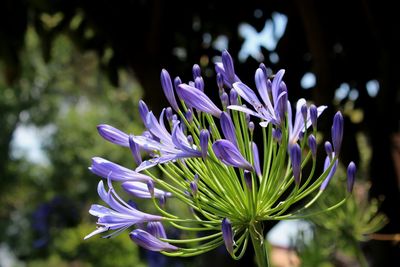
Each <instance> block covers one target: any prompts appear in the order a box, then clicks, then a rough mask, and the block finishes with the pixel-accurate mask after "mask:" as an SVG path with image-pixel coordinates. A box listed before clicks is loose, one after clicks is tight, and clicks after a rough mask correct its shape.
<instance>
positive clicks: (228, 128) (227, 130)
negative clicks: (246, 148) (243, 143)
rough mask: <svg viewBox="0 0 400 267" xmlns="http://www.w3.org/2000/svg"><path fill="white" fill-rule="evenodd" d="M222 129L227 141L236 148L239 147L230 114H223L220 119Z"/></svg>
mask: <svg viewBox="0 0 400 267" xmlns="http://www.w3.org/2000/svg"><path fill="white" fill-rule="evenodd" d="M220 123H221V129H222V132H223V133H224V136H225V138H226V139H227V140H229V141H231V143H232V144H234V145H235V146H236V147H237V146H238V144H237V140H236V133H235V126H234V125H233V122H232V119H231V117H230V116H229V114H228V113H226V112H222V114H221V117H220Z"/></svg>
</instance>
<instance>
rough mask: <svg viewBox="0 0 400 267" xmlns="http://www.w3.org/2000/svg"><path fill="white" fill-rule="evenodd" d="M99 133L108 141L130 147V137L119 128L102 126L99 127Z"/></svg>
mask: <svg viewBox="0 0 400 267" xmlns="http://www.w3.org/2000/svg"><path fill="white" fill-rule="evenodd" d="M97 131H98V132H99V134H100V135H101V137H103V138H104V139H106V140H107V141H109V142H111V143H113V144H116V145H120V146H125V147H129V136H128V135H127V134H126V133H124V132H122V131H120V130H118V129H117V128H114V127H112V126H111V125H107V124H100V125H98V126H97Z"/></svg>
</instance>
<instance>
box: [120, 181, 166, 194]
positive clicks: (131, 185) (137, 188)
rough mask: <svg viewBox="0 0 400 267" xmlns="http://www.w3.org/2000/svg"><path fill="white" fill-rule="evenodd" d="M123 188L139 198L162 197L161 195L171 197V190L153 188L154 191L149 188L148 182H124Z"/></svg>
mask: <svg viewBox="0 0 400 267" xmlns="http://www.w3.org/2000/svg"><path fill="white" fill-rule="evenodd" d="M121 186H122V188H123V189H124V190H125V191H126V192H127V193H129V194H131V195H133V196H135V197H138V198H152V197H153V196H154V197H155V198H161V197H164V196H165V197H171V196H172V194H171V193H170V192H165V191H163V190H160V189H157V188H153V190H152V191H153V192H151V190H149V186H148V184H145V183H142V182H131V181H129V182H124V183H122V184H121ZM152 193H153V194H152Z"/></svg>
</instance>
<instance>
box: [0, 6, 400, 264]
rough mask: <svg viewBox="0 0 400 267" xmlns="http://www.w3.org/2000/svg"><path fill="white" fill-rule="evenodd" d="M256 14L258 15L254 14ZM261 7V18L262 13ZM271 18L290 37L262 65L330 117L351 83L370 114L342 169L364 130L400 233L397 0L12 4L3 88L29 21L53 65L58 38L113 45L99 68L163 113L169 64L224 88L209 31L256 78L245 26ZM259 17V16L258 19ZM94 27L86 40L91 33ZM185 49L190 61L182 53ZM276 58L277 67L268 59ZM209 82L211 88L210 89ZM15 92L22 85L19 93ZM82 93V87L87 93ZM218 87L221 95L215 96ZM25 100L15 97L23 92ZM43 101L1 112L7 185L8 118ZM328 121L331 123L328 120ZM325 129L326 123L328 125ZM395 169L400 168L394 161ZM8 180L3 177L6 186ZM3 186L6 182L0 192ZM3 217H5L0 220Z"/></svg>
mask: <svg viewBox="0 0 400 267" xmlns="http://www.w3.org/2000/svg"><path fill="white" fill-rule="evenodd" d="M255 10H257V11H258V13H257V14H258V15H255ZM259 11H261V13H260V12H259ZM58 12H61V13H62V14H63V19H62V20H61V21H60V22H59V23H58V24H57V25H55V26H54V27H50V28H49V27H46V25H45V24H44V23H43V18H42V17H41V14H43V13H46V14H50V15H52V14H56V13H58ZM77 12H81V13H82V14H84V15H83V20H82V21H81V22H80V24H79V26H78V27H77V28H75V29H74V30H71V28H70V27H69V25H70V23H71V20H72V19H73V17H74V16H75V14H76V13H77ZM273 12H280V13H282V14H284V15H286V16H287V18H288V23H287V27H286V30H285V33H284V35H283V36H282V38H281V39H280V40H279V43H278V45H277V47H276V49H275V51H268V50H266V49H265V48H262V47H261V48H260V49H261V51H262V52H263V54H264V55H266V56H265V60H264V63H265V64H266V65H267V66H269V67H271V68H272V70H273V71H275V72H276V71H277V70H278V69H280V68H284V69H286V75H285V81H286V83H287V85H288V88H289V92H290V93H289V96H290V98H291V99H292V100H293V99H297V98H299V97H305V98H308V99H311V100H313V101H314V102H316V103H317V104H328V105H329V106H333V107H334V108H330V109H328V110H327V113H328V115H324V116H326V118H330V117H332V115H333V114H334V112H335V111H336V110H337V109H342V110H343V109H344V107H345V102H346V101H347V100H348V99H347V98H344V99H342V100H341V101H339V102H334V101H333V99H334V95H335V90H336V88H338V87H339V86H340V85H341V84H342V83H348V84H349V85H350V86H351V88H356V89H357V90H358V93H359V95H358V98H357V99H356V100H355V101H353V105H354V109H361V110H362V111H363V114H364V116H363V119H362V120H359V121H357V122H356V123H354V122H352V121H351V120H350V119H349V118H348V117H346V120H345V121H346V125H345V137H344V145H343V149H342V150H343V152H342V160H343V163H345V164H348V162H349V161H350V160H355V161H356V162H357V161H358V160H359V158H360V155H359V147H358V146H357V142H356V141H355V136H356V134H357V133H358V132H362V133H364V134H365V135H366V136H367V140H368V143H369V145H370V147H371V149H372V158H371V162H370V166H369V172H368V174H367V176H366V177H363V178H362V179H365V180H369V181H371V183H372V186H371V188H370V191H369V194H370V197H374V198H375V197H379V198H382V197H383V199H384V200H383V202H382V205H381V206H380V209H381V211H383V212H384V213H385V214H386V215H387V216H388V217H389V219H390V222H389V224H387V225H386V226H385V227H384V229H382V230H381V232H382V233H390V234H394V233H399V232H400V193H399V184H398V180H397V178H398V177H397V176H396V173H395V162H394V160H393V157H392V152H394V153H399V146H398V144H397V146H396V145H395V144H394V143H393V136H394V135H395V134H398V133H399V126H400V120H399V114H400V112H399V98H400V94H399V87H400V79H399V73H400V19H399V17H400V16H399V12H398V9H397V8H395V4H394V2H393V1H388V3H385V4H384V3H383V2H382V1H367V0H364V1H363V0H354V1H343V0H338V1H312V0H305V1H302V0H297V1H295V0H291V1H244V2H242V1H240V2H239V3H235V1H207V0H206V1H195V2H191V1H146V0H142V1H87V0H82V1H73V0H70V1H67V0H51V1H39V0H37V1H35V0H34V1H13V0H6V1H3V2H2V3H1V4H0V60H1V61H2V62H3V66H4V68H3V72H4V73H3V75H4V77H5V83H6V84H8V85H12V84H14V83H15V82H16V81H17V80H18V79H19V78H20V76H21V68H22V67H21V57H20V51H21V50H22V49H23V47H24V36H25V32H26V30H27V27H28V25H34V27H35V29H36V31H37V33H38V35H39V37H40V39H41V49H42V55H43V58H44V59H45V60H47V61H48V60H51V51H50V50H51V46H52V42H53V41H54V39H55V38H56V37H57V36H58V35H59V34H61V33H62V34H67V35H68V36H69V37H70V38H71V39H72V40H73V43H74V44H75V45H76V46H77V47H78V49H79V50H80V51H95V52H96V54H97V55H98V56H99V57H102V56H103V55H104V53H105V52H106V50H107V49H108V48H111V49H112V50H113V54H112V57H111V58H110V60H108V61H107V62H106V63H101V64H100V67H101V69H102V70H103V71H104V72H106V73H107V77H108V79H109V80H110V81H111V83H112V84H113V85H115V86H118V85H119V84H120V80H119V76H118V69H119V68H125V69H129V70H130V71H131V72H132V73H133V74H134V75H135V77H136V78H137V79H138V81H139V83H140V85H141V86H142V87H143V90H144V95H143V98H144V99H145V101H146V102H147V103H148V105H149V106H150V107H151V108H152V109H153V110H155V111H156V112H157V111H160V110H161V108H162V107H164V106H165V105H166V101H165V99H164V97H161V94H160V92H161V91H160V83H159V74H160V70H161V68H167V69H168V71H169V72H170V74H171V75H172V76H177V75H180V76H181V78H183V80H188V79H190V77H191V71H190V70H191V66H192V65H193V64H194V63H199V62H201V63H202V64H201V66H202V68H203V71H204V72H205V73H207V75H206V92H207V93H209V94H211V95H213V92H214V93H215V94H216V92H217V90H214V88H216V86H215V76H214V73H213V62H212V59H213V57H215V56H216V55H220V51H217V50H216V49H215V48H213V46H212V45H209V44H208V45H207V44H206V43H205V42H204V33H208V34H209V35H210V36H211V40H215V39H216V38H217V37H218V36H220V35H224V36H226V37H227V39H228V40H229V45H228V50H229V52H230V53H231V55H232V56H233V57H234V59H235V62H236V72H237V73H239V74H240V77H241V79H242V80H244V81H246V82H249V84H251V81H252V79H253V77H254V71H255V69H256V68H257V66H258V64H259V62H257V60H255V59H253V58H248V59H247V61H246V62H244V63H240V62H239V60H238V59H237V55H238V53H239V51H240V49H241V46H242V44H243V41H244V40H243V39H242V37H241V36H240V35H239V34H238V27H239V25H240V24H241V23H243V22H246V23H248V24H250V25H252V26H253V27H254V28H255V30H256V31H261V30H262V29H263V27H264V24H265V21H266V20H267V19H269V18H271V14H272V13H273ZM260 14H261V15H260ZM87 28H90V29H92V32H91V34H90V35H89V36H88V35H87V31H86V29H87ZM177 47H179V48H182V49H183V50H184V51H185V53H186V56H185V57H184V59H182V58H179V57H178V56H176V53H173V51H176V50H174V49H176V48H177ZM271 52H275V53H277V54H278V55H279V61H278V62H277V63H273V62H270V61H269V57H268V56H267V55H269V54H270V53H271ZM306 72H313V73H314V74H315V76H316V85H315V86H314V87H313V88H312V89H310V90H302V89H301V87H300V86H299V82H298V81H299V80H301V78H302V77H303V75H304V73H306ZM370 80H377V81H378V82H379V85H380V90H379V92H378V95H377V96H376V97H371V96H370V95H368V93H367V90H366V89H365V84H366V82H368V81H370ZM207 84H208V85H212V86H209V87H207ZM16 90H18V89H16ZM80 90H82V91H84V90H85V88H80ZM213 90H214V91H213ZM16 95H18V92H16ZM35 105H39V102H38V101H25V100H24V101H22V100H21V101H20V102H18V101H17V104H16V105H15V106H13V108H12V109H10V107H9V106H7V105H6V104H4V103H3V104H2V106H0V125H2V127H0V152H1V153H0V174H1V176H2V178H1V179H2V180H3V179H4V180H12V178H11V177H10V176H11V175H12V173H11V171H10V170H9V168H8V167H7V166H8V165H9V163H10V160H11V159H10V156H9V155H10V142H11V139H12V134H13V131H14V130H15V128H16V125H17V124H18V120H19V119H18V117H15V118H14V119H13V120H10V116H9V115H10V114H11V113H14V114H18V113H19V112H21V111H23V110H26V109H27V108H30V107H31V106H35ZM326 123H328V122H326ZM322 128H323V127H322ZM397 164H399V163H398V162H397ZM4 180H3V181H4ZM2 190H4V186H3V188H2ZM3 216H6V215H4V214H3ZM367 252H368V253H369V254H371V255H373V259H374V264H373V266H393V264H392V262H396V261H397V257H396V256H397V255H399V252H400V251H399V246H398V245H397V246H396V245H393V244H392V243H391V242H378V241H372V242H370V243H369V244H368V246H367Z"/></svg>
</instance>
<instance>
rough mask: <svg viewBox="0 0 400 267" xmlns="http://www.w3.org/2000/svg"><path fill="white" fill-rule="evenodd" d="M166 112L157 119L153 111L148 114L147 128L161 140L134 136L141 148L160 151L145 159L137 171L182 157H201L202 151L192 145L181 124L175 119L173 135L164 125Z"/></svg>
mask: <svg viewBox="0 0 400 267" xmlns="http://www.w3.org/2000/svg"><path fill="white" fill-rule="evenodd" d="M163 114H164V112H161V116H160V120H159V121H157V119H156V118H155V116H154V115H153V113H152V112H149V113H148V114H147V122H148V124H147V128H148V130H149V131H150V132H151V133H152V134H153V135H154V136H155V137H156V138H157V139H159V140H160V141H156V140H154V139H152V138H149V137H148V136H133V137H132V138H133V141H135V143H137V144H138V145H139V146H140V147H141V148H143V149H146V150H150V151H156V152H158V154H157V155H155V157H153V158H152V159H150V160H146V161H143V162H142V163H141V164H140V165H139V167H138V168H136V171H138V172H139V171H142V170H145V169H148V168H151V167H153V166H155V165H157V164H162V163H166V162H169V161H175V160H177V159H181V158H191V157H201V156H202V153H201V151H199V150H197V149H196V148H195V147H194V146H193V145H191V144H190V143H189V141H188V139H187V137H186V136H185V134H184V133H183V130H182V128H181V127H180V125H179V121H175V122H174V125H173V128H172V135H171V134H170V133H169V132H168V131H167V129H166V128H165V125H164V121H163V117H164V115H163Z"/></svg>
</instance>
